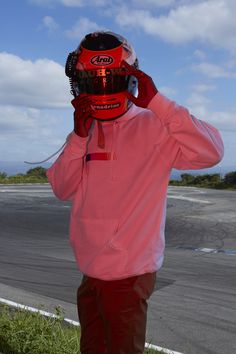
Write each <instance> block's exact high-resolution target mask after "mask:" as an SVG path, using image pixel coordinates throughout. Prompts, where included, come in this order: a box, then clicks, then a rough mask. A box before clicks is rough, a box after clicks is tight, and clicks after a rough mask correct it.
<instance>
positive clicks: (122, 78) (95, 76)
mask: <svg viewBox="0 0 236 354" xmlns="http://www.w3.org/2000/svg"><path fill="white" fill-rule="evenodd" d="M74 84H75V83H74ZM76 86H77V89H78V91H79V92H78V93H79V94H81V93H87V94H93V95H107V94H108V95H109V94H113V93H119V92H123V91H126V90H128V91H130V92H131V93H134V92H135V90H136V87H137V79H136V78H135V77H134V76H130V75H124V74H122V71H121V70H120V69H119V68H118V69H99V70H88V71H80V72H77V78H76Z"/></svg>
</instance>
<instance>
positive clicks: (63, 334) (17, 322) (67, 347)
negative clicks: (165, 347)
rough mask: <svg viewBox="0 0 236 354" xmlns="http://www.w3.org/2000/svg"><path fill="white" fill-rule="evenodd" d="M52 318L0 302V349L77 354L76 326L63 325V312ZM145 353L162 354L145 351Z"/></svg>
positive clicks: (17, 353) (12, 352)
mask: <svg viewBox="0 0 236 354" xmlns="http://www.w3.org/2000/svg"><path fill="white" fill-rule="evenodd" d="M55 315H57V317H56V318H48V317H45V316H42V315H41V314H40V313H38V312H29V311H25V310H21V309H13V308H10V307H8V306H7V305H1V304H0V351H2V352H3V353H4V354H79V353H80V350H79V340H80V328H79V327H74V326H71V325H68V324H65V322H64V321H63V319H64V316H63V311H62V310H61V309H60V308H56V309H55ZM144 353H145V354H152V353H153V354H154V353H155V354H164V352H160V351H155V350H153V349H152V350H151V349H149V350H145V352H144Z"/></svg>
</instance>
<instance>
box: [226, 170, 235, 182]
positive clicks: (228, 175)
mask: <svg viewBox="0 0 236 354" xmlns="http://www.w3.org/2000/svg"><path fill="white" fill-rule="evenodd" d="M224 183H225V184H227V185H236V171H234V172H229V173H226V175H225V177H224Z"/></svg>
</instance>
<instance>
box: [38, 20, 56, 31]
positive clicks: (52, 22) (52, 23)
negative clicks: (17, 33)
mask: <svg viewBox="0 0 236 354" xmlns="http://www.w3.org/2000/svg"><path fill="white" fill-rule="evenodd" d="M42 22H43V26H44V27H45V28H47V29H48V30H49V32H54V31H55V30H56V29H57V28H58V24H57V23H56V21H55V20H54V18H53V17H51V16H44V18H43V21H42Z"/></svg>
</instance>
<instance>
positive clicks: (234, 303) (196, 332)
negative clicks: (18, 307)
mask: <svg viewBox="0 0 236 354" xmlns="http://www.w3.org/2000/svg"><path fill="white" fill-rule="evenodd" d="M69 211H70V204H69V203H68V202H61V201H58V200H57V199H56V198H55V197H54V195H53V193H52V192H51V189H50V186H49V185H6V186H4V185H0V225H1V228H0V244H1V247H0V297H1V298H7V299H9V300H12V301H16V302H19V303H21V304H25V305H29V306H35V307H39V306H40V305H44V309H45V310H48V311H53V309H54V307H55V306H57V305H61V306H62V307H63V308H65V310H66V317H68V318H71V319H74V320H78V319H77V314H76V306H75V298H76V297H75V294H76V289H77V286H78V285H79V283H80V280H81V274H80V273H79V272H78V270H77V268H76V264H75V262H74V257H73V254H72V251H71V249H70V246H69V242H68V223H69ZM166 246H167V247H166V257H165V262H164V266H163V268H162V269H161V271H159V273H158V276H157V283H156V291H155V292H154V293H153V295H152V297H151V298H150V300H149V312H148V328H147V337H146V341H150V342H151V343H153V344H156V345H159V346H163V347H165V348H170V349H173V350H176V351H179V352H183V353H185V354H223V353H227V354H234V353H236V281H235V279H236V192H232V191H216V190H207V189H197V188H183V187H169V192H168V206H167V224H166Z"/></svg>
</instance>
